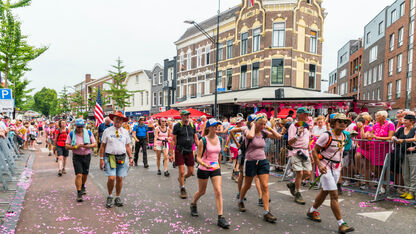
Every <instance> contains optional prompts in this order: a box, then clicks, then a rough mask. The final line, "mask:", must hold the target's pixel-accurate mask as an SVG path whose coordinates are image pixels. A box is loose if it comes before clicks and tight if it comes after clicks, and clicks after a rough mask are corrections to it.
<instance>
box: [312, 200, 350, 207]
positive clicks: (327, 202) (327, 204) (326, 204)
mask: <svg viewBox="0 0 416 234" xmlns="http://www.w3.org/2000/svg"><path fill="white" fill-rule="evenodd" d="M342 201H344V199H338V203H341V202H342ZM312 202H315V201H314V200H312ZM322 205H324V206H331V200H330V199H328V200H325V201H324V202H323V203H322Z"/></svg>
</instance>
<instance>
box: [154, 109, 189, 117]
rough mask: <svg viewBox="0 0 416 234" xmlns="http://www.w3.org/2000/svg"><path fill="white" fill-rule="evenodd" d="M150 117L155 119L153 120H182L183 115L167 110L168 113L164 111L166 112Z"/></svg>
mask: <svg viewBox="0 0 416 234" xmlns="http://www.w3.org/2000/svg"><path fill="white" fill-rule="evenodd" d="M150 117H151V118H153V119H160V118H172V119H180V118H181V114H180V113H179V111H177V110H174V109H170V110H167V111H164V112H160V113H157V114H154V115H152V116H150Z"/></svg>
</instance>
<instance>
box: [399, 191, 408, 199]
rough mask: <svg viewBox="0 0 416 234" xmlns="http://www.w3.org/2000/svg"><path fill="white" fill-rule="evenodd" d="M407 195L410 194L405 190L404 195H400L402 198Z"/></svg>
mask: <svg viewBox="0 0 416 234" xmlns="http://www.w3.org/2000/svg"><path fill="white" fill-rule="evenodd" d="M407 195H408V193H407V192H404V193H403V194H402V195H400V197H401V198H405V197H407Z"/></svg>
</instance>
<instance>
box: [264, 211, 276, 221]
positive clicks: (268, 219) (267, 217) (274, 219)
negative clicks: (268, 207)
mask: <svg viewBox="0 0 416 234" xmlns="http://www.w3.org/2000/svg"><path fill="white" fill-rule="evenodd" d="M263 219H264V221H266V222H269V223H276V220H277V218H276V217H274V216H273V215H272V213H270V212H267V214H265V215H263Z"/></svg>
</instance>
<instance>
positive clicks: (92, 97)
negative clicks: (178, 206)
mask: <svg viewBox="0 0 416 234" xmlns="http://www.w3.org/2000/svg"><path fill="white" fill-rule="evenodd" d="M97 94H98V88H93V89H92V92H91V93H90V99H88V108H89V110H90V111H94V110H95V103H96V102H97ZM109 102H110V100H109V97H106V96H105V95H103V90H101V106H102V107H103V106H105V105H107V104H108V103H109Z"/></svg>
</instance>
